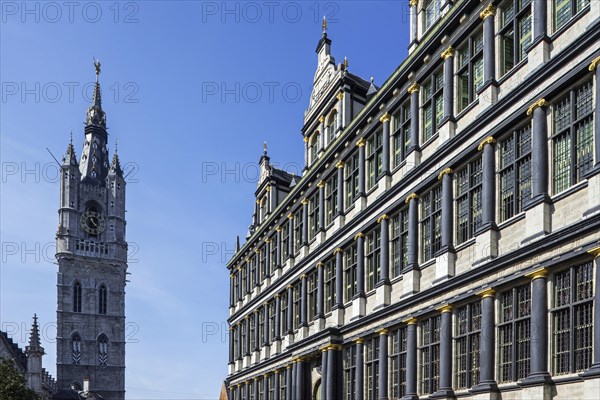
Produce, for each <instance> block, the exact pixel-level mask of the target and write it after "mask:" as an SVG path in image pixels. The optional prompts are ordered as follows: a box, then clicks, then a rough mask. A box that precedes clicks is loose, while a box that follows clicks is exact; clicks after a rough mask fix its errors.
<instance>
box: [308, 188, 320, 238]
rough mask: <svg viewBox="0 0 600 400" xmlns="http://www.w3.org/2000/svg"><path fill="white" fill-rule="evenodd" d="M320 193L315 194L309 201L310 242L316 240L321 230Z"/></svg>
mask: <svg viewBox="0 0 600 400" xmlns="http://www.w3.org/2000/svg"><path fill="white" fill-rule="evenodd" d="M320 212H321V210H319V191H317V192H316V193H315V194H313V195H312V196H311V197H310V199H309V201H308V240H312V239H314V237H315V236H316V235H317V231H318V230H319V228H320V226H319V213H320Z"/></svg>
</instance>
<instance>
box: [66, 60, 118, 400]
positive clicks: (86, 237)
mask: <svg viewBox="0 0 600 400" xmlns="http://www.w3.org/2000/svg"><path fill="white" fill-rule="evenodd" d="M94 65H95V67H96V84H95V87H94V96H93V102H92V105H91V106H90V107H89V108H88V110H87V115H86V125H85V131H84V132H85V138H84V144H83V150H82V153H81V158H80V159H79V161H78V160H77V157H76V155H75V149H74V147H73V143H72V140H71V142H70V143H69V145H68V147H67V152H66V154H65V156H64V158H63V161H62V166H61V182H60V207H59V209H58V217H59V223H58V232H57V233H56V259H57V261H58V279H57V300H58V302H57V324H58V327H57V380H58V382H57V383H58V387H59V388H68V387H70V386H71V385H75V386H78V387H79V388H82V387H83V381H84V378H89V380H90V386H91V389H93V390H94V391H96V392H98V393H100V394H101V395H102V396H103V397H104V398H105V399H106V400H124V398H125V282H126V271H127V242H126V241H125V179H124V177H123V171H122V169H121V165H120V162H119V157H118V155H117V151H116V148H115V152H114V155H113V157H112V161H110V159H109V154H108V146H107V143H108V133H107V130H106V114H105V113H104V111H103V110H102V98H101V91H100V83H99V79H98V78H99V75H100V63H99V62H98V61H94Z"/></svg>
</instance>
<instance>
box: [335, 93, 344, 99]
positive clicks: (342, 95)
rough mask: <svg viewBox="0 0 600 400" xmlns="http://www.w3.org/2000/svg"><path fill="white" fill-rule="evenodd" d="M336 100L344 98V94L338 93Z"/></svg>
mask: <svg viewBox="0 0 600 400" xmlns="http://www.w3.org/2000/svg"><path fill="white" fill-rule="evenodd" d="M335 97H336V98H337V99H338V100H342V99H343V98H344V92H339V93H338V94H337V96H335Z"/></svg>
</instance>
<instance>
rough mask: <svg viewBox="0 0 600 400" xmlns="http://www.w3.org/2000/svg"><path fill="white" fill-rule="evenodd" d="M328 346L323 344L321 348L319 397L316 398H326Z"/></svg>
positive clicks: (324, 399)
mask: <svg viewBox="0 0 600 400" xmlns="http://www.w3.org/2000/svg"><path fill="white" fill-rule="evenodd" d="M328 348H329V347H328V346H325V347H323V348H322V349H321V398H320V399H317V400H326V399H327V386H328V384H329V374H328V373H329V366H328V364H327V362H328V361H329V357H328V354H327V353H328Z"/></svg>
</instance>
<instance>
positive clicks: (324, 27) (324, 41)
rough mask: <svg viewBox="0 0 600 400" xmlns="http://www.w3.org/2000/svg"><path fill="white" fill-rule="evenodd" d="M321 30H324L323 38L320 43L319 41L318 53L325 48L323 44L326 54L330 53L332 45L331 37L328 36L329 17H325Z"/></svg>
mask: <svg viewBox="0 0 600 400" xmlns="http://www.w3.org/2000/svg"><path fill="white" fill-rule="evenodd" d="M321 30H322V32H323V34H322V35H321V39H320V40H319V43H317V50H316V52H317V54H320V52H321V49H322V48H323V46H325V48H324V51H325V54H326V55H330V46H331V39H329V38H328V37H327V18H325V17H323V23H322V24H321Z"/></svg>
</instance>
